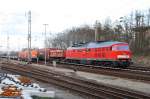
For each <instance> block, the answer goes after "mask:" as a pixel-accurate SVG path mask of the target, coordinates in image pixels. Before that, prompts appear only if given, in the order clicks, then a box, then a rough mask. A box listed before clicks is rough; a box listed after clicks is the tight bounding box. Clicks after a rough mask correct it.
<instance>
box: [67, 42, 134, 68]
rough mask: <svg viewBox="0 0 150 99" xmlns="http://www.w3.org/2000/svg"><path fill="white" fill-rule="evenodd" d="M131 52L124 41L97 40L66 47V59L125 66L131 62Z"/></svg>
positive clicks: (77, 61) (84, 62)
mask: <svg viewBox="0 0 150 99" xmlns="http://www.w3.org/2000/svg"><path fill="white" fill-rule="evenodd" d="M131 54H132V53H131V51H130V49H129V45H128V44H127V43H125V42H118V41H97V42H89V43H85V44H81V45H77V46H72V47H69V48H67V50H66V59H67V60H68V61H69V62H76V63H83V64H96V65H104V66H115V67H127V66H129V65H130V62H131Z"/></svg>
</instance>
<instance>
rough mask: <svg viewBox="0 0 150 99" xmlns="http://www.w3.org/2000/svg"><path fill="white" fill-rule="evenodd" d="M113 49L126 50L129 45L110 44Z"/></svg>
mask: <svg viewBox="0 0 150 99" xmlns="http://www.w3.org/2000/svg"><path fill="white" fill-rule="evenodd" d="M112 50H113V51H128V50H129V46H128V45H114V46H112Z"/></svg>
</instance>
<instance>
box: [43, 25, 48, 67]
mask: <svg viewBox="0 0 150 99" xmlns="http://www.w3.org/2000/svg"><path fill="white" fill-rule="evenodd" d="M43 25H44V26H45V65H46V56H47V55H46V26H47V25H48V24H43Z"/></svg>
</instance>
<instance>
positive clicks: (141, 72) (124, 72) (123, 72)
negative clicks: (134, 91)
mask: <svg viewBox="0 0 150 99" xmlns="http://www.w3.org/2000/svg"><path fill="white" fill-rule="evenodd" d="M48 66H52V64H48ZM57 67H61V68H68V69H73V70H76V71H84V72H90V73H96V74H104V75H111V76H116V77H121V78H128V79H135V80H140V81H143V82H149V81H150V76H149V75H150V69H147V68H148V67H147V68H142V67H141V69H140V68H138V69H135V68H136V67H130V68H126V69H123V68H112V67H104V66H94V65H83V64H72V63H71V64H58V65H57Z"/></svg>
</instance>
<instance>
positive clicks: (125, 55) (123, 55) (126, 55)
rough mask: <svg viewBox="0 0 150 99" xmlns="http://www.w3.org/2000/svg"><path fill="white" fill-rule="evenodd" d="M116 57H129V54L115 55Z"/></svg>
mask: <svg viewBox="0 0 150 99" xmlns="http://www.w3.org/2000/svg"><path fill="white" fill-rule="evenodd" d="M117 58H129V55H117Z"/></svg>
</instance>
